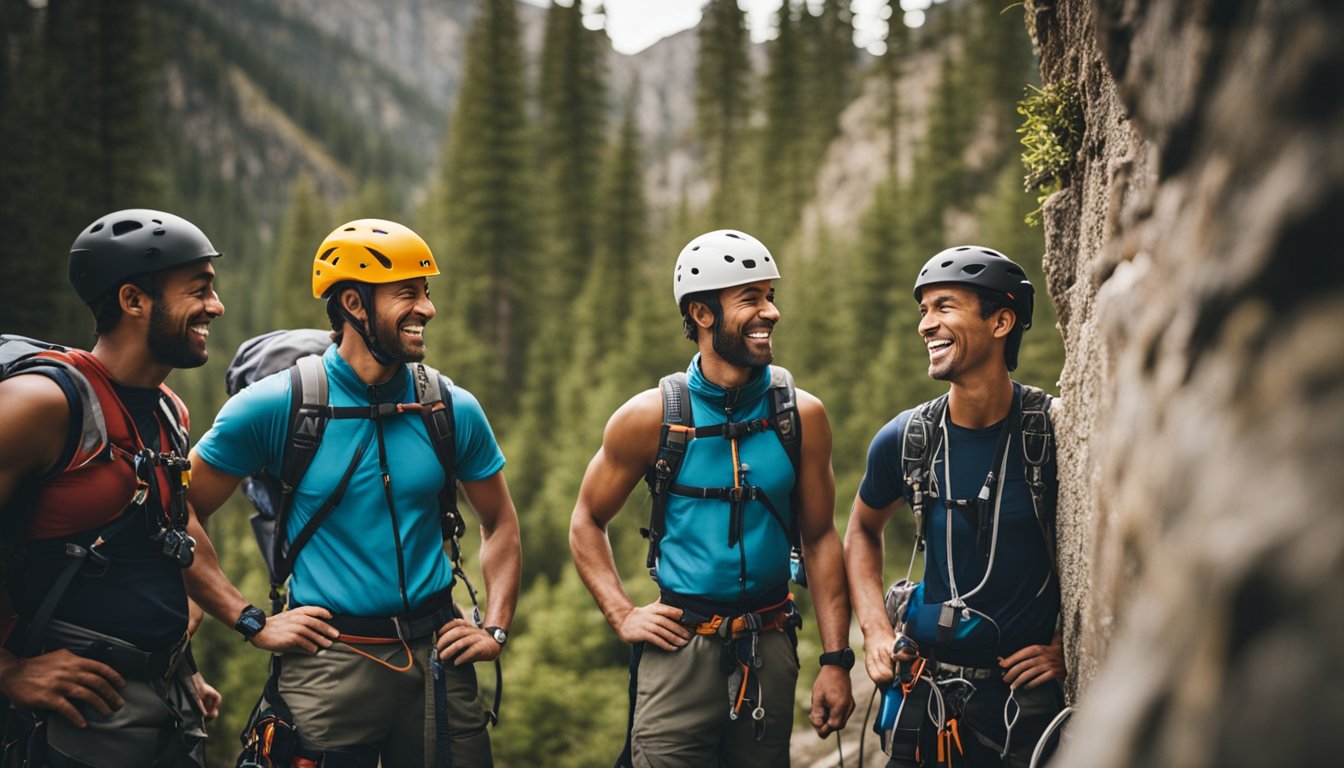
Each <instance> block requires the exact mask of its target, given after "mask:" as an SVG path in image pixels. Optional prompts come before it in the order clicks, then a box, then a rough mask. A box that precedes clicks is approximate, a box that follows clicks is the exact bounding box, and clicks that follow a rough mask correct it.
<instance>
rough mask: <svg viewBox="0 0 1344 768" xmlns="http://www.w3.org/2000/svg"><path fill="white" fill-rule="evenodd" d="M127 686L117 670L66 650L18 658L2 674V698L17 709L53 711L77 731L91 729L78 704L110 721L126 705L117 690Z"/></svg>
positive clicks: (0, 675)
mask: <svg viewBox="0 0 1344 768" xmlns="http://www.w3.org/2000/svg"><path fill="white" fill-rule="evenodd" d="M11 658H12V657H11ZM125 685H126V681H125V680H123V679H122V677H121V675H119V674H117V671H116V670H114V669H112V668H111V667H109V666H107V665H106V664H104V663H102V662H100V661H94V660H93V659H86V658H83V657H82V656H76V655H75V654H73V653H71V652H70V651H68V650H65V649H61V650H59V651H52V652H51V653H44V654H42V655H41V656H34V657H33V658H31V659H17V658H15V659H13V663H12V664H7V665H6V666H5V668H4V669H3V670H0V694H3V695H4V696H5V697H6V698H8V699H9V700H10V701H11V702H12V703H13V704H14V705H15V706H17V707H19V708H21V709H30V710H40V709H46V710H50V711H52V712H55V713H57V714H59V715H61V716H62V717H64V718H65V719H66V720H69V721H70V722H71V723H73V724H74V725H75V727H76V728H83V727H85V726H86V725H88V721H86V720H85V719H84V716H83V715H81V714H80V712H79V709H78V708H77V707H76V706H75V704H76V702H82V703H84V704H86V705H88V706H90V707H92V708H93V710H94V711H95V712H97V713H98V714H100V715H102V716H103V717H108V716H110V715H111V714H112V712H113V711H114V710H118V709H121V707H122V704H124V703H125V702H124V701H123V700H122V698H121V694H119V693H117V689H119V688H122V687H123V686H125Z"/></svg>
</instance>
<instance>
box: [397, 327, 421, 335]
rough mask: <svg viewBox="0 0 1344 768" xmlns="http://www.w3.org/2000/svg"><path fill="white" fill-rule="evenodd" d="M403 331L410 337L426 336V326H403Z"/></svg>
mask: <svg viewBox="0 0 1344 768" xmlns="http://www.w3.org/2000/svg"><path fill="white" fill-rule="evenodd" d="M401 330H402V332H403V333H408V334H410V335H412V336H422V335H424V333H425V326H423V325H403V326H402V327H401Z"/></svg>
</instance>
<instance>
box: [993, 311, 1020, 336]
mask: <svg viewBox="0 0 1344 768" xmlns="http://www.w3.org/2000/svg"><path fill="white" fill-rule="evenodd" d="M1016 327H1017V313H1016V312H1014V311H1013V310H1011V309H1009V308H1008V307H1004V308H1003V309H1000V310H999V311H998V312H995V313H994V326H993V331H994V338H996V339H1002V338H1006V337H1007V336H1008V334H1010V333H1012V332H1013V328H1016Z"/></svg>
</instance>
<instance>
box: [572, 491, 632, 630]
mask: <svg viewBox="0 0 1344 768" xmlns="http://www.w3.org/2000/svg"><path fill="white" fill-rule="evenodd" d="M569 548H570V550H571V551H572V553H573V555H574V567H575V568H576V569H577V570H578V572H579V578H580V579H582V580H583V583H584V586H586V587H588V591H589V592H591V593H592V595H593V599H594V600H595V601H596V602H597V606H598V608H599V609H601V611H602V615H603V617H605V618H606V620H607V623H608V624H610V625H611V626H612V628H613V629H617V630H619V628H620V626H621V622H622V621H624V620H625V617H626V616H627V615H628V614H629V613H630V611H631V610H633V609H634V607H635V604H634V601H632V600H631V599H630V595H629V594H627V593H626V591H625V587H624V586H623V585H622V584H621V576H620V573H619V572H618V571H617V570H616V558H615V556H614V555H612V552H611V541H610V539H608V538H607V530H606V527H605V526H600V525H598V524H597V523H596V522H595V521H594V520H593V518H592V516H591V515H588V514H586V513H584V512H582V511H580V510H575V513H574V520H573V522H572V523H571V525H570V528H569Z"/></svg>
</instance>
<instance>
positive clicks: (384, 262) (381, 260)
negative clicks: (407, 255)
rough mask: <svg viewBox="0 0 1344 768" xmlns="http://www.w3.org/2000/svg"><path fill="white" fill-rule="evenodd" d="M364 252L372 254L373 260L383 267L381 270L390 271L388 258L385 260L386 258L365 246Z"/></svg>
mask: <svg viewBox="0 0 1344 768" xmlns="http://www.w3.org/2000/svg"><path fill="white" fill-rule="evenodd" d="M364 250H366V251H368V252H369V253H372V254H373V258H375V259H377V260H378V263H379V264H382V265H383V269H391V268H392V260H391V259H389V258H387V257H386V256H384V255H383V254H381V253H379V252H377V251H375V250H373V249H372V248H370V247H369V246H367V245H366V246H364Z"/></svg>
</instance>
